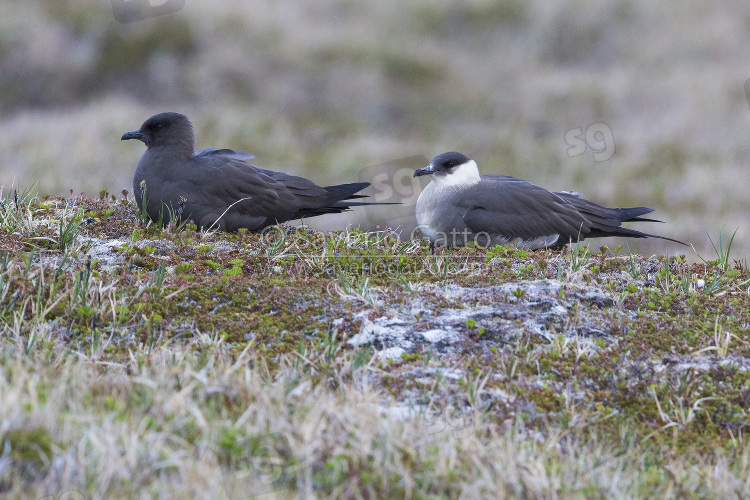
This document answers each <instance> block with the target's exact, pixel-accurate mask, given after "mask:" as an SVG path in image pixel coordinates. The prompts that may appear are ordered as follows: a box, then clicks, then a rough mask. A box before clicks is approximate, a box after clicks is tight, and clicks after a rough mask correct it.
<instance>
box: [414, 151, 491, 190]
mask: <svg viewBox="0 0 750 500" xmlns="http://www.w3.org/2000/svg"><path fill="white" fill-rule="evenodd" d="M420 175H430V176H432V179H433V180H435V182H438V183H439V184H442V185H446V186H463V185H472V184H476V183H478V182H479V180H480V178H479V168H477V163H476V162H475V161H474V160H472V159H471V158H469V157H468V156H466V155H463V154H461V153H458V152H456V151H450V152H448V153H443V154H441V155H437V156H436V157H435V158H433V159H432V161H431V162H430V164H429V165H427V166H426V167H424V168H419V169H417V170H415V171H414V177H419V176H420Z"/></svg>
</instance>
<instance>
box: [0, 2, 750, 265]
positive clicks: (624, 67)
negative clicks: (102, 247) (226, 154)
mask: <svg viewBox="0 0 750 500" xmlns="http://www.w3.org/2000/svg"><path fill="white" fill-rule="evenodd" d="M749 47H750V8H748V5H747V2H746V1H744V0H743V1H740V0H736V1H719V2H711V3H707V2H700V1H697V0H689V1H683V2H673V1H668V0H660V1H655V0H630V1H627V0H624V1H615V0H604V1H598V2H593V1H591V2H589V1H560V0H538V1H530V0H466V1H463V2H449V1H436V0H411V1H408V2H404V1H403V0H381V1H379V2H366V1H364V0H305V1H304V2H303V1H291V0H252V1H250V0H222V1H221V2H205V1H199V0H3V2H2V4H1V5H0V152H2V156H1V157H0V185H2V186H4V187H3V189H4V190H6V192H7V189H8V188H10V187H16V186H20V187H21V188H25V187H28V186H31V185H34V184H36V186H37V192H38V194H40V195H43V194H50V195H66V196H69V195H70V190H71V189H72V190H73V191H74V193H75V194H79V193H81V192H85V193H86V195H89V196H97V195H98V192H99V190H100V189H101V188H107V189H108V190H109V191H110V192H112V193H116V194H118V193H119V192H120V191H121V190H122V189H123V188H126V189H128V191H132V175H133V172H134V170H135V165H136V163H137V162H138V159H139V157H140V156H141V154H142V153H143V151H144V146H143V144H141V143H137V142H134V141H127V142H120V136H121V135H122V134H123V133H124V132H126V131H128V130H132V129H136V128H138V127H139V126H140V124H141V123H142V122H143V121H144V120H145V119H146V118H148V117H149V116H151V115H152V114H155V113H157V112H161V111H179V112H182V113H185V114H187V115H188V116H189V117H190V118H191V119H192V120H193V123H194V125H195V128H196V133H197V138H198V147H199V148H204V147H210V146H217V147H232V148H236V149H242V150H245V151H248V152H251V153H253V154H254V155H255V156H256V160H255V162H254V163H255V164H256V165H258V166H261V167H265V168H270V169H275V170H283V171H286V172H289V173H295V174H299V175H303V176H305V177H308V178H310V179H312V180H314V181H315V182H317V183H319V184H330V183H341V182H353V181H357V180H369V181H373V180H376V182H375V183H374V185H373V187H371V188H369V189H368V193H370V194H371V195H372V196H373V199H375V200H377V201H401V202H403V203H404V205H402V206H401V207H395V208H392V207H391V208H389V207H371V208H368V209H364V208H359V209H355V210H354V211H353V212H349V213H347V214H342V215H339V216H326V217H319V218H317V219H311V220H310V221H308V222H309V223H310V225H312V226H313V227H315V228H318V229H322V230H329V229H339V228H343V227H345V226H346V225H347V224H348V223H353V224H361V225H362V227H363V228H366V229H374V228H377V227H381V228H382V227H384V226H385V225H387V224H390V225H392V226H398V225H401V226H402V227H405V228H407V229H410V224H413V222H412V221H411V219H410V214H413V203H414V201H415V200H416V195H418V190H419V189H420V188H421V186H422V185H423V184H421V183H420V182H424V178H421V179H420V182H417V181H416V180H412V179H411V177H410V174H411V172H412V171H413V169H414V168H418V167H420V166H424V165H425V162H426V161H427V160H429V158H432V157H433V156H434V155H436V154H439V153H442V152H445V151H450V150H457V151H461V152H463V153H464V154H467V155H469V156H470V157H472V158H473V159H475V160H476V161H477V162H478V164H479V166H480V170H481V171H482V172H483V173H502V174H508V175H513V176H517V177H522V178H524V179H526V180H529V181H531V182H534V183H536V184H539V185H541V186H543V187H546V188H548V189H551V190H575V191H579V192H581V193H583V194H584V196H585V197H586V198H588V199H591V200H593V201H597V202H599V203H602V204H606V205H608V206H639V205H645V206H649V207H652V208H654V209H656V216H657V218H660V219H662V220H664V221H666V222H667V224H658V225H657V224H641V225H640V226H637V225H636V226H631V227H637V228H638V229H641V230H644V231H647V232H654V233H658V234H662V235H665V236H670V237H673V238H677V239H681V240H683V241H687V242H690V243H693V244H694V245H695V248H696V249H697V250H698V252H699V253H700V254H701V255H702V256H703V257H704V258H709V257H714V258H715V256H714V254H713V250H712V249H711V243H710V242H709V240H708V237H707V234H708V235H710V236H711V237H712V238H713V239H714V241H715V242H717V239H718V236H719V233H720V232H721V234H722V235H723V238H724V240H725V242H726V240H727V239H728V238H729V236H731V234H732V232H733V231H734V230H735V229H738V228H739V231H738V232H737V237H736V239H735V242H734V247H733V252H732V255H733V256H734V257H735V258H744V257H746V256H747V255H748V253H750V233H749V229H748V226H750V224H748V223H749V222H750V210H748V207H750V193H749V192H748V186H750V182H749V181H750V170H749V169H748V165H750V141H749V140H748V139H750V134H748V132H750V105H749V103H748V98H747V95H746V91H745V86H746V80H747V79H748V78H750V50H749V49H748V48H749ZM748 90H749V91H750V85H748ZM604 243H607V244H609V245H610V246H616V245H618V244H624V240H612V241H604ZM599 244H600V243H598V242H597V241H596V240H594V241H593V242H592V247H593V248H596V247H598V245H599ZM630 248H631V249H632V250H633V251H639V252H643V253H646V254H652V253H659V254H663V253H667V252H669V253H670V254H672V255H674V254H675V253H685V254H687V255H688V257H690V258H691V259H693V260H696V259H697V257H696V256H695V253H694V252H693V250H691V249H689V248H687V249H686V248H684V247H680V246H678V245H674V244H668V243H665V242H663V241H659V240H644V241H631V242H630Z"/></svg>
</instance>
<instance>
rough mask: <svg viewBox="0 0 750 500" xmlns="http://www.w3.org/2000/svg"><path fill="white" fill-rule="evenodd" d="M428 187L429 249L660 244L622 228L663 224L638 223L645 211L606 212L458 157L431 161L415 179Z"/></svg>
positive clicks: (422, 206) (422, 219) (424, 202)
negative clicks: (625, 240)
mask: <svg viewBox="0 0 750 500" xmlns="http://www.w3.org/2000/svg"><path fill="white" fill-rule="evenodd" d="M420 175H429V176H431V179H430V181H431V182H430V183H429V184H428V185H427V187H425V189H424V190H423V191H422V193H421V194H420V195H419V199H418V200H417V207H416V215H417V223H418V224H419V229H420V230H421V231H422V233H423V234H424V235H425V236H427V237H428V238H429V239H430V246H431V248H434V246H435V245H439V246H463V245H465V244H466V243H468V242H470V241H473V242H475V243H477V244H478V245H481V246H489V245H503V244H505V243H515V244H517V245H519V246H522V247H526V248H530V249H532V250H535V249H539V248H560V247H562V246H564V245H565V244H567V243H570V242H576V241H579V240H584V239H586V238H598V237H603V236H624V237H631V238H661V239H663V240H667V241H673V242H675V243H680V244H682V245H684V244H685V243H683V242H681V241H677V240H673V239H671V238H665V237H664V236H657V235H654V234H647V233H642V232H640V231H636V230H634V229H628V228H624V227H621V224H622V223H623V222H635V221H641V222H643V221H645V222H661V221H657V220H654V219H644V218H642V217H640V216H641V215H645V214H648V213H651V212H653V209H650V208H646V207H631V208H606V207H603V206H601V205H597V204H596V203H594V202H591V201H588V200H584V199H583V198H582V197H581V195H580V194H578V193H573V192H569V191H562V192H558V193H552V192H550V191H547V190H546V189H544V188H541V187H539V186H537V185H535V184H532V183H530V182H526V181H524V180H521V179H516V178H515V177H510V176H507V175H481V176H480V175H479V169H478V168H477V164H476V162H474V160H472V159H471V158H469V157H467V156H465V155H463V154H461V153H457V152H449V153H443V154H441V155H438V156H436V157H435V158H433V159H432V161H431V162H430V164H429V165H428V166H427V167H425V168H420V169H418V170H416V171H415V172H414V176H415V177H417V176H420Z"/></svg>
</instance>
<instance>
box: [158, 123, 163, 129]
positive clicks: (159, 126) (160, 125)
mask: <svg viewBox="0 0 750 500" xmlns="http://www.w3.org/2000/svg"><path fill="white" fill-rule="evenodd" d="M163 126H164V125H162V124H161V123H159V124H157V125H156V128H162V127H163Z"/></svg>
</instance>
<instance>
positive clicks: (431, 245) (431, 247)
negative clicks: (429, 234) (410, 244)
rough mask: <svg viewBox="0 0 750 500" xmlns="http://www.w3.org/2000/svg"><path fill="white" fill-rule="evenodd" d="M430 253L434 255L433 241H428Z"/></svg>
mask: <svg viewBox="0 0 750 500" xmlns="http://www.w3.org/2000/svg"><path fill="white" fill-rule="evenodd" d="M430 254H431V255H435V242H434V241H430Z"/></svg>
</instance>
